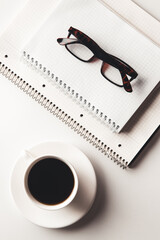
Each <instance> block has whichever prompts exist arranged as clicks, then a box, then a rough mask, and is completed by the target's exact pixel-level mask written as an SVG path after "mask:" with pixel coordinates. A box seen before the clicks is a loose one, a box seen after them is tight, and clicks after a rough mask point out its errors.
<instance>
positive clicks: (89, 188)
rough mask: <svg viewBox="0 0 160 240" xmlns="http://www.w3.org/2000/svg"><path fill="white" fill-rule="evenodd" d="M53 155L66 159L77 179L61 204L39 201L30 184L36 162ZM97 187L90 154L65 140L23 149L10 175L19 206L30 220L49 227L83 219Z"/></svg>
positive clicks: (65, 161)
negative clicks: (64, 141) (88, 156)
mask: <svg viewBox="0 0 160 240" xmlns="http://www.w3.org/2000/svg"><path fill="white" fill-rule="evenodd" d="M50 157H51V158H56V159H58V160H59V161H61V162H63V163H64V165H66V166H67V168H68V169H69V171H70V172H71V173H72V175H73V179H74V185H73V187H72V188H71V190H72V191H71V192H70V194H69V195H68V197H66V198H65V199H64V201H61V202H58V204H46V203H45V204H44V202H43V201H39V199H37V197H36V196H35V195H34V194H33V192H32V189H31V186H30V183H29V181H30V180H32V179H29V178H30V174H31V172H32V170H34V167H35V166H36V164H38V163H41V162H43V159H44V158H50ZM40 186H41V185H40ZM96 188H97V182H96V175H95V171H94V169H93V166H92V164H91V162H90V161H89V159H88V158H87V156H86V155H85V154H84V153H83V152H82V151H81V150H80V149H78V148H77V147H75V146H73V145H71V144H67V143H62V142H52V141H51V142H42V143H39V144H37V145H35V146H32V147H29V148H27V150H23V151H22V152H21V153H20V155H19V157H18V159H17V161H16V164H15V166H14V169H13V171H12V176H11V193H12V196H13V199H14V201H15V203H16V205H17V207H18V209H19V210H20V211H21V213H22V214H23V216H24V217H26V218H27V219H28V220H30V221H31V222H33V223H35V224H37V225H39V226H42V227H47V228H60V227H65V226H69V225H71V224H73V223H75V222H76V221H78V220H79V219H81V218H82V217H83V216H84V215H85V214H86V213H87V212H88V210H89V209H90V208H91V206H92V204H93V201H94V199H95V195H96Z"/></svg>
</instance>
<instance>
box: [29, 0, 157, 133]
mask: <svg viewBox="0 0 160 240" xmlns="http://www.w3.org/2000/svg"><path fill="white" fill-rule="evenodd" d="M70 26H73V27H75V28H76V29H79V30H80V31H82V32H84V33H86V34H87V35H89V36H90V37H91V38H92V39H93V40H95V41H96V43H98V44H99V45H100V46H101V47H102V48H103V49H104V50H105V51H106V52H109V53H110V54H112V55H115V56H116V57H118V58H120V59H122V60H123V61H125V62H126V63H128V64H129V65H130V66H132V67H133V68H134V69H135V70H136V71H137V72H138V77H137V78H136V79H135V80H134V81H132V84H131V85H132V87H133V92H132V93H127V92H125V91H124V88H121V87H117V86H115V85H113V84H111V83H110V82H109V81H107V80H106V79H105V78H104V77H102V75H101V73H100V69H101V64H102V61H100V60H98V61H95V62H92V63H84V62H82V61H79V60H78V59H77V58H75V57H73V56H72V55H71V54H69V52H68V51H67V50H66V49H65V47H62V46H60V45H58V43H57V38H59V37H67V35H68V29H69V27H70ZM24 57H25V59H26V60H27V61H29V62H30V63H31V64H32V65H33V66H34V67H35V68H36V70H37V69H39V71H41V72H44V73H46V80H47V79H48V80H49V81H50V83H52V84H59V86H60V87H61V88H62V89H63V90H64V91H65V93H66V92H68V94H70V95H72V98H74V99H75V101H77V103H78V104H81V105H82V106H84V107H85V108H87V109H88V110H89V111H90V112H92V113H93V114H94V115H96V116H97V117H99V118H100V119H101V120H102V121H103V123H106V124H107V125H108V126H110V127H111V129H112V130H115V131H117V132H120V131H121V130H122V128H123V127H124V126H125V124H126V123H127V122H128V120H129V119H130V118H131V116H132V115H133V114H134V113H135V111H136V110H137V109H138V108H139V107H140V105H141V104H142V103H143V101H144V100H145V99H146V98H147V96H148V95H149V94H150V93H151V92H152V90H153V89H154V88H155V86H156V85H157V84H158V82H159V76H160V68H159V62H160V49H159V48H158V47H156V46H154V45H153V44H152V42H151V41H150V40H149V39H147V38H146V37H145V36H144V35H143V34H141V33H139V32H138V31H137V30H136V29H134V28H133V27H131V26H130V25H129V24H128V23H126V22H124V20H122V19H121V18H120V17H118V16H116V15H115V13H113V12H112V11H111V10H110V9H108V8H107V7H105V6H104V5H103V4H101V2H99V1H97V0H86V1H84V0H79V1H78V3H77V1H75V0H65V1H64V0H62V1H60V2H59V4H58V5H57V7H56V8H55V9H54V11H53V12H52V13H51V15H50V16H49V17H48V19H47V20H46V21H45V23H44V24H43V25H42V27H41V28H40V29H39V31H38V32H37V33H36V34H35V35H34V36H33V38H32V39H31V40H30V41H29V43H28V44H27V45H26V46H25V48H24ZM107 76H109V78H110V79H116V80H117V79H119V78H120V74H119V71H117V70H116V69H114V68H113V67H110V66H109V67H108V68H107ZM119 81H120V83H121V79H119Z"/></svg>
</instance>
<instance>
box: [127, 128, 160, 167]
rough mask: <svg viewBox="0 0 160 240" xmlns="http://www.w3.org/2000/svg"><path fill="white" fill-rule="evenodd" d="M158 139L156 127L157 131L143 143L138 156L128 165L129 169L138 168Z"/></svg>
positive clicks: (159, 133)
mask: <svg viewBox="0 0 160 240" xmlns="http://www.w3.org/2000/svg"><path fill="white" fill-rule="evenodd" d="M159 139H160V126H158V127H157V129H156V130H155V131H154V133H153V134H152V135H151V137H150V138H149V139H148V141H147V142H146V143H145V145H144V146H143V148H141V150H140V151H139V152H138V154H137V155H136V156H135V158H134V159H133V160H132V162H131V163H130V164H129V168H135V167H138V166H139V165H140V164H141V163H142V160H143V159H145V156H146V155H147V154H148V152H149V151H150V150H151V149H152V147H153V145H154V144H155V143H156V142H157V141H158V140H159ZM148 143H149V144H148Z"/></svg>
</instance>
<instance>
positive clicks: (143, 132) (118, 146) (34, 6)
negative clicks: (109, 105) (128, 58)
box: [0, 0, 160, 168]
mask: <svg viewBox="0 0 160 240" xmlns="http://www.w3.org/2000/svg"><path fill="white" fill-rule="evenodd" d="M123 1H124V0H122V1H121V0H119V5H116V6H119V8H120V6H121V5H123V4H122V3H123ZM105 2H109V0H105ZM113 2H115V1H113ZM125 2H128V3H130V2H131V1H129V0H128V1H127V0H125ZM58 4H61V1H59V0H57V1H52V0H45V1H44V0H35V1H34V3H33V1H31V0H30V1H28V4H27V5H26V7H25V8H24V9H23V11H22V12H21V13H20V14H19V15H18V16H17V17H16V19H15V20H14V21H13V23H12V24H11V25H10V26H9V28H8V29H7V30H6V32H5V33H4V34H3V36H1V37H0V59H1V62H0V74H2V75H3V76H5V78H2V81H5V79H6V81H8V80H9V81H10V82H11V84H14V85H15V91H16V87H17V88H18V89H20V90H21V92H23V93H24V95H23V94H20V98H19V99H21V97H23V96H24V99H26V101H28V96H29V97H30V98H32V99H33V100H34V101H36V102H37V103H38V104H39V105H41V106H42V107H43V108H44V114H46V113H47V111H48V112H49V113H50V114H51V115H53V116H55V117H57V118H58V119H59V120H60V121H62V122H63V123H65V124H66V126H67V127H69V128H71V129H72V130H74V132H75V133H77V134H79V135H80V136H81V137H83V138H84V139H85V140H86V141H87V142H89V143H90V144H92V145H93V146H94V147H96V148H97V150H99V151H100V152H101V153H103V154H105V155H106V156H107V157H106V160H107V159H108V157H109V158H111V159H112V160H113V161H114V162H116V163H117V164H118V165H119V166H121V167H123V168H126V167H127V166H128V165H129V164H130V163H131V162H132V160H133V159H135V157H136V156H137V154H138V153H139V152H140V151H141V149H142V148H143V146H144V145H145V143H146V142H147V141H148V139H149V138H150V137H151V135H153V133H154V132H155V131H156V129H158V126H159V119H160V112H159V103H160V98H159V88H156V89H155V92H154V94H152V96H151V98H148V100H147V101H145V104H142V106H141V107H140V108H139V110H138V111H137V112H136V114H134V115H133V116H132V119H130V121H129V122H128V124H127V125H126V127H125V128H124V129H123V131H121V132H120V134H117V133H113V132H112V131H110V129H109V128H108V127H106V126H105V124H103V123H102V122H101V121H97V119H96V118H94V117H93V115H92V114H89V112H88V111H86V109H84V108H82V107H81V106H80V105H79V104H76V101H73V100H74V98H73V97H70V98H69V97H68V94H64V91H61V87H60V85H59V84H56V85H55V84H53V85H52V84H51V82H50V81H47V77H46V73H43V74H39V70H38V71H35V70H36V69H35V67H31V65H32V64H30V63H29V64H24V62H23V61H22V58H21V54H22V50H23V49H24V48H25V46H26V44H27V42H29V41H30V40H31V39H32V38H33V35H34V36H36V35H35V34H36V32H37V33H38V31H39V30H40V29H42V26H43V24H44V22H45V21H46V20H47V18H48V19H49V17H50V16H52V14H53V12H54V11H55V9H56V11H57V7H59V6H60V5H59V6H58ZM103 7H104V6H103ZM134 7H135V5H134ZM132 8H133V7H130V6H129V5H128V6H127V12H128V11H129V12H130V11H131V9H132ZM104 9H107V8H104ZM120 9H122V8H120ZM134 9H135V11H134V16H135V18H137V19H138V15H136V13H137V12H138V9H139V8H137V7H135V8H134ZM136 9H137V11H136ZM68 11H69V10H68ZM144 13H145V12H144ZM143 15H145V14H143V12H142V14H141V18H143ZM150 18H151V19H152V17H151V16H149V15H148V17H147V19H148V22H150V21H149V20H150ZM139 20H140V19H139ZM151 22H152V21H151ZM153 22H154V21H153ZM153 22H152V26H153V25H154V24H153ZM158 26H160V23H159V25H158ZM150 33H152V32H150ZM146 35H147V34H146ZM58 37H59V36H58ZM60 37H61V36H60ZM62 37H63V35H62ZM95 40H96V39H95ZM154 40H155V38H153V39H152V41H154ZM149 41H150V40H149ZM150 43H152V44H153V42H151V41H150ZM153 45H154V44H153ZM151 46H152V45H151ZM154 47H155V45H154ZM59 48H60V49H62V50H63V47H61V46H59ZM157 51H158V48H157ZM67 56H68V55H67ZM30 60H31V62H32V59H31V58H30ZM153 62H154V63H155V61H153ZM151 63H152V62H151ZM96 69H97V68H96ZM97 70H98V69H97ZM44 84H45V87H43V85H44ZM134 90H135V89H134ZM19 93H20V91H19ZM126 94H127V93H126ZM18 97H19V95H18V91H17V98H18ZM30 104H31V107H32V108H34V107H36V106H35V104H33V105H32V102H31V101H30ZM38 104H37V106H38ZM15 107H16V106H15ZM24 108H25V106H24ZM46 110H47V111H46ZM33 111H34V110H33ZM81 116H83V117H81ZM46 124H47V123H46ZM73 139H74V134H73Z"/></svg>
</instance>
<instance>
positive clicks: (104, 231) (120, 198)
mask: <svg viewBox="0 0 160 240" xmlns="http://www.w3.org/2000/svg"><path fill="white" fill-rule="evenodd" d="M26 1H27V0H23V1H22V0H14V1H11V0H0V26H1V27H0V34H1V33H2V31H3V30H4V29H5V27H6V26H7V25H8V24H9V22H10V21H12V19H13V17H14V16H15V15H16V13H17V11H18V9H20V8H22V6H23V5H24V4H25V2H26ZM136 2H138V3H139V4H140V5H141V6H143V3H145V0H143V1H142V0H141V1H140V0H139V1H138V0H136ZM154 2H155V3H156V5H155V7H153V3H154ZM149 3H150V5H149ZM124 7H125V6H124ZM145 7H146V8H147V11H148V10H149V7H151V10H152V13H153V11H154V9H155V14H157V13H158V14H159V12H160V2H159V1H158V0H154V1H153V0H152V1H151V0H148V1H147V5H146V6H145ZM157 9H158V10H157ZM158 14H157V17H158ZM0 89H1V91H0V110H1V114H0V116H1V117H0V156H1V157H0V163H1V167H0V239H3V240H11V239H12V240H14V239H15V240H22V239H23V240H28V239H29V240H35V239H38V240H42V239H47V240H51V239H59V240H64V239H65V240H72V239H74V240H75V239H76V240H81V239H88V240H97V239H100V240H103V239H110V240H119V239H122V240H135V239H136V240H151V239H154V240H159V239H160V204H159V203H160V147H159V143H160V141H159V140H160V139H159V136H158V134H157V135H156V136H155V137H153V139H152V140H151V142H150V143H149V145H148V147H147V148H146V149H145V150H144V151H143V154H141V155H140V157H139V159H138V164H137V165H136V166H135V168H133V169H129V170H122V169H120V168H119V167H118V166H116V165H115V164H114V163H113V162H112V161H111V160H109V159H106V157H104V156H103V155H102V154H101V153H99V152H98V151H97V150H96V149H94V147H92V146H91V145H90V144H89V143H86V141H85V140H83V139H82V138H80V137H79V136H78V135H77V134H76V133H74V132H73V131H72V130H70V129H68V128H67V127H66V126H65V125H64V124H63V123H62V122H60V121H59V120H58V119H56V118H55V117H53V116H52V115H51V114H49V113H48V112H47V111H46V110H45V109H43V108H42V107H41V106H40V105H38V104H37V103H36V102H34V101H33V100H32V99H30V98H29V97H28V96H27V95H25V94H24V93H23V92H21V91H20V90H19V89H17V88H16V87H15V86H14V85H13V84H11V83H10V82H9V81H8V80H6V79H5V78H3V77H2V76H0ZM46 140H56V141H57V140H58V141H63V142H70V143H73V144H75V145H76V146H77V147H79V148H80V149H81V150H82V151H83V152H84V153H85V154H86V155H87V156H88V157H89V159H90V160H91V162H92V164H93V166H94V168H95V171H96V175H97V181H98V192H97V197H96V200H95V203H94V205H93V207H92V209H91V210H90V212H89V213H88V214H87V215H86V217H84V218H83V219H82V220H81V221H79V222H78V223H76V224H75V225H73V226H70V227H68V228H64V229H59V230H54V229H45V228H41V227H39V226H36V225H34V224H32V223H31V222H29V221H28V220H26V219H25V218H24V217H23V216H22V215H21V213H20V212H19V211H18V210H17V208H16V206H15V204H14V202H13V200H12V196H11V193H10V176H11V172H12V169H13V166H14V164H15V162H16V160H17V156H18V154H19V153H20V151H21V150H23V149H25V148H27V147H28V146H32V145H35V144H37V143H39V142H42V141H46ZM131 147H132V146H131Z"/></svg>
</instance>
